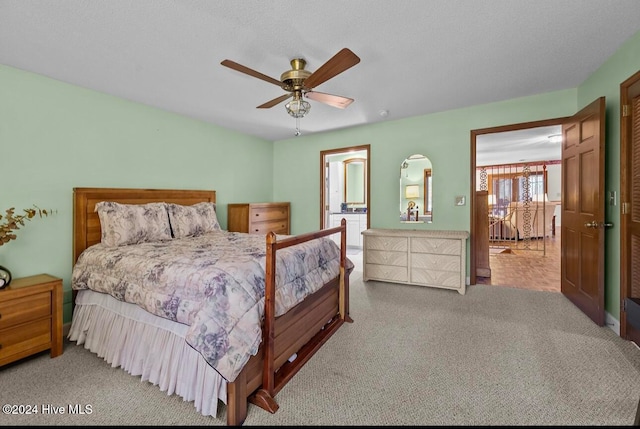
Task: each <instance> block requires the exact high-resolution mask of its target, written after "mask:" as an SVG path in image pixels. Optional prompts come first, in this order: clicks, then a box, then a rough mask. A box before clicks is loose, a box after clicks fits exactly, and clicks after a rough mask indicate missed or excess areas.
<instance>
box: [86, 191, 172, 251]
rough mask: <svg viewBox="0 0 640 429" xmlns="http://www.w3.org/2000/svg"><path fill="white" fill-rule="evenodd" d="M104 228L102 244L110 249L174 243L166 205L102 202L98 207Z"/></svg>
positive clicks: (101, 224)
mask: <svg viewBox="0 0 640 429" xmlns="http://www.w3.org/2000/svg"><path fill="white" fill-rule="evenodd" d="M95 211H96V212H98V217H99V218H100V226H101V228H102V238H101V242H102V243H103V244H106V245H107V246H112V247H115V246H125V245H128V244H138V243H145V242H155V241H162V240H170V239H171V226H170V225H169V216H168V214H167V207H166V204H165V203H149V204H120V203H116V202H112V201H102V202H99V203H98V204H96V209H95Z"/></svg>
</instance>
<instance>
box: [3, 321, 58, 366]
mask: <svg viewBox="0 0 640 429" xmlns="http://www.w3.org/2000/svg"><path fill="white" fill-rule="evenodd" d="M50 347H51V319H42V320H38V321H35V322H30V323H25V324H23V325H19V326H16V327H15V328H11V329H4V330H1V331H0V362H1V361H2V360H3V359H4V358H7V357H10V356H12V355H17V354H22V353H23V352H25V351H31V352H32V353H37V351H42V350H46V349H48V348H50ZM35 349H37V351H36V350H35Z"/></svg>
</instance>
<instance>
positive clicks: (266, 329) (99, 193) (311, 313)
mask: <svg viewBox="0 0 640 429" xmlns="http://www.w3.org/2000/svg"><path fill="white" fill-rule="evenodd" d="M100 201H115V202H119V203H122V204H145V203H149V202H162V201H164V202H172V203H176V204H182V205H192V204H196V203H198V202H202V201H207V202H215V191H199V190H161V189H122V188H74V198H73V204H74V222H73V225H74V227H73V233H74V237H73V262H74V264H75V261H76V260H77V258H78V256H80V254H81V253H82V251H84V250H85V249H86V248H87V247H89V246H91V245H92V244H95V243H98V242H100V237H101V228H100V220H99V219H98V216H97V213H95V205H96V204H97V203H98V202H100ZM336 233H340V237H341V238H340V242H341V245H340V272H339V275H338V276H336V277H335V278H334V279H332V280H331V281H329V282H328V283H327V284H325V285H324V286H323V287H322V288H320V289H319V290H318V291H316V292H315V293H313V294H312V295H310V296H308V297H307V298H306V299H305V300H304V301H302V302H301V303H299V304H298V305H296V306H295V307H293V308H292V309H290V310H289V311H288V312H287V313H285V314H283V315H282V316H279V317H275V286H276V285H275V274H276V252H277V251H278V250H279V249H284V248H286V247H290V246H294V245H296V244H300V243H303V242H306V241H311V240H315V239H319V238H322V237H328V236H330V235H332V234H336ZM266 241H267V243H266V246H267V255H266V267H265V271H266V279H265V311H264V314H265V319H264V323H263V341H262V344H261V346H260V349H259V350H258V353H257V354H256V355H255V356H252V357H251V359H250V360H249V362H248V363H247V364H246V365H245V367H244V368H243V370H242V371H241V372H240V374H239V375H238V377H237V378H236V379H235V380H234V381H233V382H230V383H228V384H227V424H228V425H241V424H242V423H243V422H244V420H245V418H246V416H247V406H248V402H251V403H254V404H256V405H258V406H260V407H261V408H264V409H265V410H267V411H269V412H272V413H274V412H275V411H276V410H277V409H278V404H277V402H276V401H275V395H276V394H277V393H278V392H279V391H280V390H281V389H282V388H283V387H284V386H285V385H286V383H287V382H288V381H289V380H290V379H291V378H292V377H293V376H294V375H295V374H296V373H297V372H298V371H299V370H300V369H301V368H302V366H303V365H304V364H305V363H306V362H308V361H309V359H311V357H312V356H313V355H314V354H315V353H316V351H318V350H319V349H320V347H322V345H323V344H324V343H325V342H326V341H327V340H328V339H329V338H330V337H331V336H332V335H333V334H334V333H335V332H336V331H337V330H338V328H339V327H340V326H341V325H342V324H343V323H344V322H352V321H353V320H352V319H351V318H350V317H349V272H348V271H347V270H346V222H345V220H344V219H343V220H342V224H341V226H339V227H336V228H331V229H325V230H321V231H316V232H312V233H308V234H302V235H298V236H293V237H289V238H286V239H283V240H280V241H278V240H277V239H276V235H275V234H274V233H269V234H268V235H267V240H266ZM73 301H74V303H75V291H74V294H73ZM294 355H295V359H290V358H292V357H293V356H294ZM290 360H291V361H290Z"/></svg>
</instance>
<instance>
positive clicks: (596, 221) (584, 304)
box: [561, 97, 605, 326]
mask: <svg viewBox="0 0 640 429" xmlns="http://www.w3.org/2000/svg"><path fill="white" fill-rule="evenodd" d="M604 115H605V99H604V97H600V98H598V99H597V100H595V101H594V102H592V103H591V104H589V105H588V106H587V107H585V108H584V109H582V110H581V111H580V112H578V113H576V114H575V115H574V116H572V117H571V118H569V120H568V121H567V122H566V123H564V124H563V125H562V135H563V142H562V232H561V234H562V236H561V243H562V244H561V249H562V280H561V290H562V293H563V294H564V295H565V296H566V297H567V298H568V299H569V300H570V301H571V302H573V303H574V304H575V305H576V306H577V307H578V308H580V310H582V311H583V312H584V313H585V314H586V315H587V316H589V317H590V318H591V320H593V321H594V322H595V323H596V324H597V325H599V326H602V325H604V231H605V221H604V207H605V201H604V198H605V193H604V192H605V191H604V172H605V170H604V144H605V133H604Z"/></svg>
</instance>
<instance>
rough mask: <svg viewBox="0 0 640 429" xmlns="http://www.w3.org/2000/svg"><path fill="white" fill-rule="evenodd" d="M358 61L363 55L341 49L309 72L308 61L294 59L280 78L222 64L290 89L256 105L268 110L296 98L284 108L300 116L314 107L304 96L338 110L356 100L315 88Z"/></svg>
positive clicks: (240, 66)
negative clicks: (315, 89)
mask: <svg viewBox="0 0 640 429" xmlns="http://www.w3.org/2000/svg"><path fill="white" fill-rule="evenodd" d="M359 62H360V58H359V57H358V56H357V55H356V54H354V53H353V52H352V51H351V50H350V49H347V48H343V49H342V50H340V51H339V52H338V53H337V54H335V55H334V56H333V57H331V58H330V59H329V60H328V61H327V62H326V63H324V64H323V65H322V66H320V68H318V69H317V70H316V71H315V72H310V71H308V70H305V69H304V67H305V66H306V64H307V62H306V61H305V60H304V59H302V58H295V59H293V60H291V70H288V71H286V72H284V73H282V75H281V76H280V80H277V79H274V78H272V77H269V76H267V75H265V74H262V73H260V72H257V71H255V70H253V69H250V68H249V67H245V66H243V65H241V64H238V63H236V62H234V61H231V60H224V61H222V62H221V63H220V64H222V65H223V66H225V67H229V68H231V69H233V70H236V71H239V72H241V73H245V74H248V75H249V76H253V77H256V78H258V79H262V80H264V81H266V82H269V83H272V84H274V85H277V86H279V87H280V88H282V89H283V90H285V91H287V94H284V95H281V96H280V97H277V98H274V99H273V100H270V101H267V102H266V103H263V104H261V105H259V106H257V108H258V109H268V108H270V107H273V106H275V105H277V104H280V103H282V102H283V101H285V100H288V99H289V98H291V97H293V100H291V101H290V102H289V103H287V104H286V106H285V107H286V109H287V112H288V113H289V115H291V116H293V117H294V118H296V119H299V118H302V117H304V116H305V115H306V114H307V113H309V110H310V109H311V105H310V104H309V103H308V102H307V101H304V100H303V97H304V98H308V99H310V100H314V101H318V102H320V103H324V104H328V105H329V106H333V107H337V108H339V109H344V108H346V107H347V106H349V105H350V104H351V103H353V98H347V97H342V96H340V95H332V94H327V93H324V92H318V91H314V90H313V89H314V88H315V87H317V86H319V85H320V84H322V83H324V82H326V81H328V80H329V79H331V78H333V77H335V76H337V75H338V74H340V73H342V72H344V71H345V70H347V69H350V68H351V67H353V66H355V65H356V64H358V63H359ZM298 134H299V131H298V130H296V135H298Z"/></svg>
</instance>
